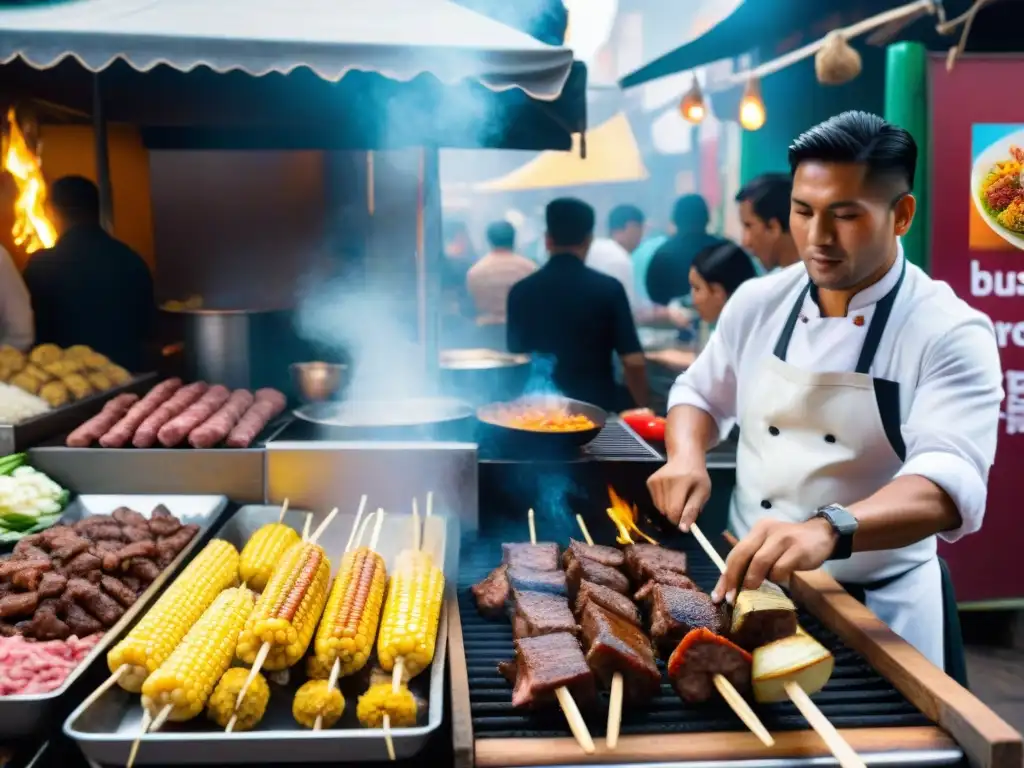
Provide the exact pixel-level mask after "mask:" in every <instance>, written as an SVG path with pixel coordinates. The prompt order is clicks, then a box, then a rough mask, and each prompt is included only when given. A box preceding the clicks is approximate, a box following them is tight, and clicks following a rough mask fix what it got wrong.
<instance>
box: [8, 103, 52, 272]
mask: <svg viewBox="0 0 1024 768" xmlns="http://www.w3.org/2000/svg"><path fill="white" fill-rule="evenodd" d="M0 169H2V170H4V171H7V172H8V173H9V174H11V176H13V177H14V182H15V184H17V185H18V197H17V199H16V200H15V201H14V227H12V229H11V234H13V235H14V244H15V245H18V246H22V247H24V249H25V253H34V252H35V251H38V250H39V249H40V248H50V247H51V246H53V244H54V243H55V242H57V230H56V229H54V226H53V223H52V222H51V221H50V219H49V218H48V217H47V215H46V179H44V178H43V169H42V167H41V166H40V163H39V158H38V157H36V155H35V153H34V152H32V150H30V149H29V147H28V144H27V143H26V142H25V135H24V134H23V133H22V132H21V127H20V126H19V125H18V120H17V118H16V117H15V114H14V108H13V107H12V108H11V109H10V110H8V112H7V133H6V136H5V140H4V143H3V151H2V153H0Z"/></svg>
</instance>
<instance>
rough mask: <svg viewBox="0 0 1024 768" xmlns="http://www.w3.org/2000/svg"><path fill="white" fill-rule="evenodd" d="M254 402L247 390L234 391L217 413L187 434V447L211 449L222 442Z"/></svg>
mask: <svg viewBox="0 0 1024 768" xmlns="http://www.w3.org/2000/svg"><path fill="white" fill-rule="evenodd" d="M254 400H255V399H254V398H253V395H252V392H250V391H249V390H247V389H236V390H235V391H234V392H232V393H231V397H229V398H228V401H227V402H226V403H224V405H223V406H221V409H220V410H219V411H217V412H216V413H215V414H213V416H211V417H210V418H208V419H207V420H206V421H204V422H203V423H202V424H200V425H199V426H198V427H196V428H195V429H193V430H192V431H191V432H190V433H189V436H188V442H189V445H191V446H192V447H193V448H213V446H215V445H217V444H218V443H222V442H224V440H225V438H227V436H228V434H229V433H230V432H231V430H232V428H233V427H234V426H235V424H237V423H238V420H239V419H241V418H242V414H244V413H245V412H246V411H247V410H249V406H251V405H252V404H253V402H254Z"/></svg>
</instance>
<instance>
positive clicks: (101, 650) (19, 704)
mask: <svg viewBox="0 0 1024 768" xmlns="http://www.w3.org/2000/svg"><path fill="white" fill-rule="evenodd" d="M227 503H228V500H227V497H225V496H78V497H76V498H75V499H74V500H73V501H72V502H71V504H70V505H68V508H67V509H66V510H65V512H64V515H63V516H62V517H61V522H72V523H73V522H77V521H78V520H81V519H82V518H85V517H89V516H91V515H103V514H110V513H111V512H113V511H114V510H115V509H117V508H118V507H129V508H130V509H134V510H136V511H137V512H140V513H141V514H143V515H145V516H147V517H148V516H149V513H150V512H151V511H152V510H153V508H154V507H155V506H156V505H157V504H164V505H166V506H167V508H168V509H169V510H171V512H172V513H173V514H174V515H175V516H176V517H178V519H180V520H181V521H182V522H183V523H195V524H196V525H198V526H199V532H198V533H197V534H196V535H195V536H194V537H193V538H192V541H190V542H189V543H188V546H186V547H185V548H184V549H183V550H182V551H181V552H179V553H178V556H177V557H176V558H175V559H174V561H173V562H172V563H171V564H170V565H169V566H167V567H166V568H165V569H164V570H163V572H162V573H161V574H160V575H159V576H158V577H157V578H156V580H155V581H154V582H153V583H152V584H150V585H149V587H147V589H146V591H145V592H143V593H142V594H141V595H140V596H139V599H138V600H136V601H135V604H134V605H133V606H132V607H131V608H129V609H128V610H127V611H125V613H124V616H122V617H121V620H120V621H118V622H117V624H115V625H114V626H113V627H111V628H110V629H109V630H108V631H107V633H106V634H105V635H104V636H103V639H102V640H100V642H99V643H97V644H96V647H95V648H93V649H92V651H91V652H90V653H89V655H88V656H86V657H85V658H84V659H83V660H82V663H81V664H79V665H78V666H77V667H75V669H74V670H73V671H72V672H71V674H70V675H68V678H67V680H65V681H64V684H63V685H61V687H60V688H58V689H56V690H54V691H50V692H49V693H38V694H21V695H17V696H3V697H0V736H23V735H25V734H26V733H32V732H35V731H37V730H42V729H43V728H45V727H46V726H47V716H48V715H49V714H50V712H51V709H52V708H53V707H54V706H55V705H56V703H57V701H58V699H60V697H61V696H63V695H64V694H65V693H67V691H68V689H69V688H71V686H72V684H73V683H74V682H75V680H77V679H78V677H79V676H81V675H82V674H83V673H84V672H85V671H86V670H87V669H88V668H89V667H90V666H91V665H92V663H93V662H94V661H96V660H97V659H99V658H101V657H103V656H104V655H105V654H106V652H107V649H108V648H109V647H110V646H111V645H112V644H113V643H114V640H115V639H116V638H118V637H119V636H121V635H122V634H124V632H125V631H127V629H128V628H129V627H130V626H131V625H132V624H133V623H134V622H135V618H136V617H137V616H138V615H139V614H140V613H141V612H142V610H143V609H145V608H146V607H147V606H148V604H149V603H151V602H152V601H153V598H154V597H155V596H156V595H157V593H158V592H160V591H161V589H162V588H163V586H164V584H166V583H167V580H168V579H170V578H171V577H172V576H173V575H174V573H175V572H176V571H177V570H178V568H179V567H180V566H181V564H182V562H183V561H184V560H185V559H186V558H187V557H188V556H189V555H190V554H191V552H192V551H193V550H194V549H195V547H196V545H198V544H199V542H200V541H202V540H203V538H204V536H205V535H206V533H207V532H208V531H209V529H210V528H211V526H213V525H214V524H215V523H216V522H217V518H218V517H219V516H220V513H221V512H222V511H223V510H224V508H225V507H226V506H227ZM65 711H66V710H65Z"/></svg>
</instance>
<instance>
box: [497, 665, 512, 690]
mask: <svg viewBox="0 0 1024 768" xmlns="http://www.w3.org/2000/svg"><path fill="white" fill-rule="evenodd" d="M498 674H499V675H501V676H502V677H504V678H505V679H506V680H508V684H509V685H511V686H515V684H516V662H515V660H514V659H513V660H512V661H499V662H498Z"/></svg>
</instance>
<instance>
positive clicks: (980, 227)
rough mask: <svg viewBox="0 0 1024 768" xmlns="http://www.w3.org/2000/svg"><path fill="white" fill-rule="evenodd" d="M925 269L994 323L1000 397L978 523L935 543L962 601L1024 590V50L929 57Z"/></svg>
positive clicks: (1013, 596) (1023, 594)
mask: <svg viewBox="0 0 1024 768" xmlns="http://www.w3.org/2000/svg"><path fill="white" fill-rule="evenodd" d="M928 76H929V80H930V87H931V105H930V107H931V147H930V156H931V178H930V179H929V183H930V187H931V195H932V210H931V222H930V223H931V229H932V231H931V273H932V276H933V277H934V278H935V279H937V280H944V281H946V282H947V283H949V284H950V286H951V287H952V288H953V290H955V291H956V293H957V295H958V296H960V298H962V299H963V300H964V301H966V302H968V303H969V304H970V305H971V306H973V307H975V308H977V309H979V310H981V311H982V312H984V313H985V314H987V315H988V316H989V317H990V318H991V319H992V322H993V324H994V325H995V330H996V338H997V341H998V343H999V351H1000V357H1001V360H1002V366H1003V388H1004V390H1005V393H1006V397H1005V399H1004V401H1003V406H1002V410H1001V414H1000V423H999V442H998V446H997V449H996V461H995V465H994V466H993V467H992V471H991V474H990V475H989V485H988V505H987V508H986V513H985V521H984V524H983V526H982V529H981V531H980V532H978V533H976V534H974V535H971V536H968V537H966V538H964V539H962V540H961V541H959V542H957V543H956V544H952V545H950V544H945V543H940V545H939V553H940V555H941V556H942V557H944V558H945V559H946V560H947V562H948V563H949V566H950V569H951V571H952V573H953V580H954V584H955V586H956V592H957V599H958V600H959V601H960V602H961V603H964V602H974V603H979V602H990V601H1003V600H1024V570H1022V569H1021V568H1019V567H1018V565H1019V561H1020V557H1021V555H1020V552H1021V547H1022V545H1024V518H1022V517H1021V500H1022V499H1024V185H1022V183H1021V181H1022V179H1021V173H1022V172H1024V170H1022V168H1024V99H1022V98H1016V97H1011V96H1009V92H1008V91H1007V90H1006V88H1007V84H1008V83H1020V82H1024V56H1015V57H965V58H964V59H962V60H961V61H959V62H958V63H957V65H956V67H955V68H954V70H953V71H952V72H947V71H946V64H945V56H937V57H935V58H933V59H932V60H931V62H930V64H929V73H928Z"/></svg>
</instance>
